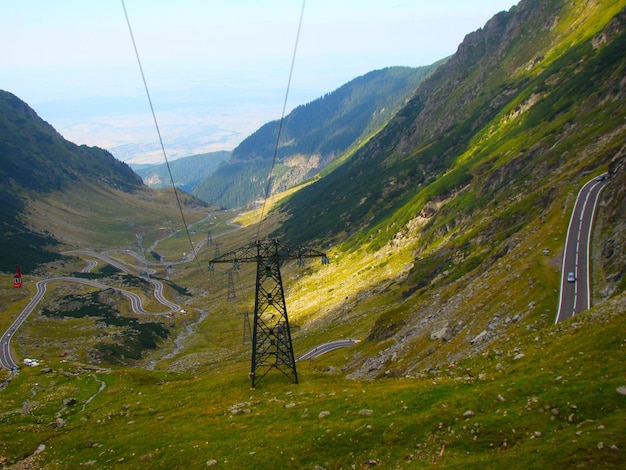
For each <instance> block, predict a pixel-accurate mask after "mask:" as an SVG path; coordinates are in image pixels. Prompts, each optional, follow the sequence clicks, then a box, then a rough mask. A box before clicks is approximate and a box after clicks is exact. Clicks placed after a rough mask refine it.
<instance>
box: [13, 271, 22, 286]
mask: <svg viewBox="0 0 626 470" xmlns="http://www.w3.org/2000/svg"><path fill="white" fill-rule="evenodd" d="M13 287H14V288H15V289H19V288H20V287H22V268H20V267H19V266H18V267H17V273H16V274H15V276H13Z"/></svg>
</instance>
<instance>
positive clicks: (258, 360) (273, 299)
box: [209, 239, 328, 387]
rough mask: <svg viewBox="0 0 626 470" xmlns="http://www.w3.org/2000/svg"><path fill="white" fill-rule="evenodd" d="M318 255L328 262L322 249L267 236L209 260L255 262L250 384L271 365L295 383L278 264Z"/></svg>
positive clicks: (215, 261) (300, 262)
mask: <svg viewBox="0 0 626 470" xmlns="http://www.w3.org/2000/svg"><path fill="white" fill-rule="evenodd" d="M317 257H321V258H322V264H328V257H327V256H326V254H325V253H322V252H321V251H317V250H314V249H312V248H306V247H303V246H293V245H289V244H287V243H284V242H281V241H279V240H277V239H266V240H257V241H255V242H253V243H251V244H249V245H247V246H245V247H243V248H239V249H237V250H234V251H231V252H229V253H225V254H223V255H221V256H219V257H215V258H214V259H212V260H211V261H209V269H211V266H212V265H213V263H233V266H234V267H235V268H236V267H238V266H239V263H254V262H256V265H257V268H256V289H255V290H256V298H255V301H254V317H253V329H252V364H251V368H250V379H251V380H252V387H254V386H255V383H256V381H257V380H260V379H262V378H263V377H264V376H265V374H267V373H268V372H269V371H270V370H271V369H278V370H279V371H281V372H282V373H283V374H285V375H286V376H287V377H289V379H291V381H292V382H294V383H298V372H297V371H296V360H295V357H294V354H293V344H292V342H291V330H290V328H289V317H288V316H287V304H286V303H285V292H284V289H283V281H282V277H281V274H280V265H281V263H283V262H284V261H287V260H296V261H297V262H298V264H302V263H303V262H304V259H305V258H317Z"/></svg>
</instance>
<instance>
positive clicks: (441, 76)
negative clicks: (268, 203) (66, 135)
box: [274, 0, 626, 378]
mask: <svg viewBox="0 0 626 470" xmlns="http://www.w3.org/2000/svg"><path fill="white" fill-rule="evenodd" d="M625 7H626V3H625V2H623V1H621V2H617V3H616V2H609V1H598V2H593V3H588V2H584V1H576V2H570V1H563V0H536V1H535V0H526V1H522V2H520V3H519V5H517V6H516V7H513V8H511V10H510V11H509V12H506V13H500V14H498V15H496V16H495V17H494V18H493V19H492V20H490V21H489V22H488V23H487V24H486V25H485V27H484V28H482V29H481V30H478V31H476V32H474V33H472V34H469V35H468V36H467V37H466V38H465V40H464V41H463V43H462V44H461V45H460V46H459V48H458V51H457V53H456V54H455V55H454V56H453V57H451V58H450V59H449V60H448V61H447V62H446V63H445V64H444V65H442V66H441V67H439V68H438V69H437V70H436V71H435V72H434V73H433V74H432V75H431V76H430V77H429V78H428V79H426V80H425V81H424V82H423V83H422V85H420V86H419V87H418V89H417V91H416V93H415V96H414V98H413V99H411V100H410V102H409V103H408V104H407V106H405V107H404V108H403V109H401V110H400V111H399V112H398V114H397V115H396V116H395V117H394V119H392V121H391V122H390V123H389V124H388V125H387V126H386V127H385V128H384V129H382V130H381V131H380V132H379V133H378V134H377V135H376V136H375V137H374V138H372V139H370V140H369V142H368V143H367V144H365V145H364V146H363V147H362V148H360V149H359V150H358V151H356V152H355V153H354V155H353V156H352V157H351V158H350V159H348V160H346V161H345V163H344V164H343V165H342V166H341V167H339V168H337V169H336V170H335V171H333V172H332V173H330V174H329V175H327V176H326V177H324V178H322V179H320V180H319V181H317V182H315V183H313V184H311V185H309V186H308V187H306V188H304V189H302V190H301V191H299V192H298V193H296V194H294V195H293V196H291V197H290V199H289V200H288V201H287V202H286V203H285V204H284V205H283V207H282V209H281V211H282V214H281V215H280V218H281V220H282V221H283V223H282V226H281V227H280V228H279V229H278V230H276V231H275V233H274V235H275V236H277V237H281V238H283V239H287V240H290V241H291V242H292V243H293V242H307V243H311V240H316V239H317V240H319V241H320V242H322V241H324V242H325V243H328V242H330V244H331V245H336V246H338V247H339V248H340V252H342V253H345V256H346V257H348V258H349V259H350V262H351V263H357V265H358V266H362V268H361V270H360V271H358V273H360V276H359V275H357V274H355V273H354V272H353V273H351V274H350V275H349V276H350V283H349V284H350V285H352V286H353V288H352V290H353V291H357V292H358V293H356V294H353V295H348V296H347V297H346V302H345V306H344V307H342V308H339V309H338V310H337V311H334V312H333V313H330V314H329V317H328V318H329V321H330V322H331V323H333V324H337V323H343V322H350V321H355V319H354V317H352V315H353V314H352V312H357V311H360V308H359V306H360V305H369V304H370V303H373V304H375V305H377V308H376V309H371V308H370V309H369V312H376V313H370V315H373V316H374V317H375V318H376V320H375V321H374V322H373V323H372V325H371V327H370V329H369V330H368V333H367V338H368V340H369V341H370V342H371V344H372V345H377V346H376V347H374V346H373V349H374V350H377V354H376V355H373V356H369V357H367V358H364V357H358V358H355V359H354V362H353V363H352V365H351V366H350V367H348V368H347V370H350V369H352V371H353V372H352V374H353V375H352V376H354V377H369V378H372V377H380V376H381V375H382V374H383V373H386V374H399V375H402V374H415V373H423V371H427V370H429V368H435V369H436V368H439V367H441V365H442V364H453V363H455V362H456V361H458V360H460V359H461V358H467V357H468V356H471V355H473V354H477V353H479V352H481V351H482V350H484V348H485V347H486V345H488V344H491V343H492V342H493V341H496V339H500V340H501V339H502V338H506V337H508V336H507V335H509V334H512V333H511V331H513V330H514V329H515V328H516V326H515V324H516V322H517V321H518V320H520V319H523V322H524V324H526V325H532V326H528V328H530V329H531V331H532V328H538V327H540V326H542V325H544V326H545V325H548V324H550V322H551V321H554V311H555V309H556V297H555V295H554V292H555V289H557V287H556V286H557V282H558V277H557V276H558V273H559V269H560V253H561V250H562V246H563V245H562V244H563V242H564V241H563V239H562V237H563V234H564V233H565V229H566V227H567V223H568V221H569V211H570V210H571V204H572V203H573V201H574V198H575V196H576V193H577V192H578V189H579V188H580V186H581V185H582V184H583V183H584V182H586V181H587V180H589V179H590V178H592V177H594V175H598V174H600V173H602V172H604V171H608V170H610V172H611V174H612V178H613V179H612V182H611V184H610V185H609V186H608V187H607V188H606V191H605V192H604V194H603V197H604V198H605V202H604V203H603V204H604V209H603V211H604V212H602V214H601V215H600V217H601V218H602V220H603V225H602V232H601V233H602V238H601V239H602V241H601V242H599V243H600V245H599V246H598V248H599V249H598V252H600V253H602V255H601V259H599V260H598V261H600V262H599V263H598V264H599V265H601V266H603V267H602V268H601V269H600V271H602V270H605V272H604V274H602V273H601V272H599V273H598V274H597V279H598V286H597V288H598V289H599V290H602V292H599V291H596V294H595V296H596V298H597V300H598V301H604V300H606V298H607V296H609V295H612V294H614V293H616V292H621V291H623V289H624V248H623V247H624V243H623V240H624V238H623V237H624V223H625V221H626V213H625V212H624V210H623V208H624V207H625V206H626V200H625V198H624V179H623V178H624V176H623V170H622V168H623V166H624V161H625V159H626V156H625V147H624V142H625V141H626V125H625V124H624V122H625V119H626V108H624V106H623V103H624V101H625V99H626V89H625V85H626V82H624V76H626V56H625V55H624V54H623V51H624V50H626V11H625V10H624V8H625ZM303 207H306V211H304V210H302V208H303ZM544 253H550V254H552V253H553V254H554V255H553V256H550V255H545V254H544ZM370 256H371V257H373V258H369V257H370ZM361 257H365V258H367V259H370V260H371V261H370V263H374V265H375V266H378V267H379V269H381V270H383V269H384V270H385V272H387V273H388V274H387V275H386V277H387V278H386V279H385V277H382V278H381V275H380V274H379V275H375V274H376V269H374V268H373V267H372V265H371V264H370V265H368V267H365V266H364V265H362V264H361V263H362V262H361V261H360V258H361ZM405 257H407V258H408V261H405V262H404V263H402V262H401V260H403V259H405ZM375 260H387V261H384V262H383V261H378V262H379V263H380V264H378V265H377V264H376V263H377V261H375ZM392 263H395V264H397V265H400V266H401V267H403V268H404V269H402V268H398V266H396V268H395V269H394V270H392V269H390V268H387V267H386V265H387V264H392ZM553 286H554V287H553ZM385 293H387V294H386V295H385ZM383 298H385V303H384V304H383V303H382V302H383V300H382V299H383ZM354 315H357V314H356V313H354ZM476 338H478V339H476ZM383 345H384V346H383ZM468 347H469V349H468ZM426 351H428V353H425V352H426ZM395 361H398V362H397V363H395Z"/></svg>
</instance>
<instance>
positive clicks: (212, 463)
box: [206, 459, 217, 467]
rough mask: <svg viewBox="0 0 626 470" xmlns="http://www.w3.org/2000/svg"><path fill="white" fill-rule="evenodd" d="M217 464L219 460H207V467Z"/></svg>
mask: <svg viewBox="0 0 626 470" xmlns="http://www.w3.org/2000/svg"><path fill="white" fill-rule="evenodd" d="M215 465H217V460H215V459H211V460H207V461H206V466H207V467H213V466H215Z"/></svg>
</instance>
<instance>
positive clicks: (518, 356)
mask: <svg viewBox="0 0 626 470" xmlns="http://www.w3.org/2000/svg"><path fill="white" fill-rule="evenodd" d="M524 357H525V356H524V353H519V354H518V355H516V356H515V357H514V358H513V360H514V361H519V360H520V359H522V358H524Z"/></svg>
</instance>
